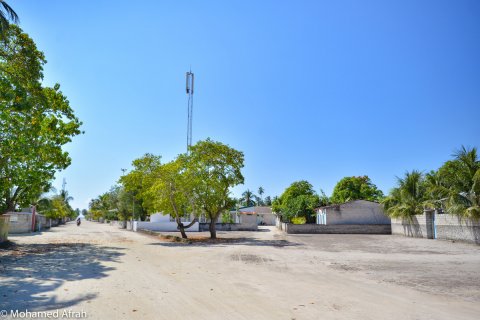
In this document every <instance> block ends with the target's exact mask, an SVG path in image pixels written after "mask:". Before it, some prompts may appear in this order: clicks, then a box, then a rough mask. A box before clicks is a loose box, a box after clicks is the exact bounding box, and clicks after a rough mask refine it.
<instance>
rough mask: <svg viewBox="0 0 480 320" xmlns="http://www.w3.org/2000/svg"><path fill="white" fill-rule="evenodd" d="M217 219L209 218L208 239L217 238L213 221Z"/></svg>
mask: <svg viewBox="0 0 480 320" xmlns="http://www.w3.org/2000/svg"><path fill="white" fill-rule="evenodd" d="M216 222H217V219H212V218H210V239H217V230H216V229H215V223H216Z"/></svg>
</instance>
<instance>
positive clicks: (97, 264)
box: [0, 243, 123, 311]
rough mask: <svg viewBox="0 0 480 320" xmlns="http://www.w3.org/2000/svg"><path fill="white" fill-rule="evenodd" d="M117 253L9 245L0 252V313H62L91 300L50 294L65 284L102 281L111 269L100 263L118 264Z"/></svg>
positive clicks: (90, 248) (68, 245)
mask: <svg viewBox="0 0 480 320" xmlns="http://www.w3.org/2000/svg"><path fill="white" fill-rule="evenodd" d="M120 250H123V249H122V248H115V247H102V246H96V245H92V244H85V243H57V244H28V245H15V244H10V246H9V247H8V248H4V249H0V309H5V310H10V309H12V310H25V309H28V310H29V311H45V310H52V309H64V308H68V307H70V306H73V305H76V304H77V303H80V302H82V301H85V300H91V299H94V298H95V297H96V296H97V294H96V293H95V292H89V293H86V294H84V295H81V296H77V297H75V298H74V299H66V298H65V297H63V296H61V295H53V296H52V294H51V292H52V291H54V290H56V289H57V288H59V287H60V286H61V285H63V284H65V283H66V282H67V281H80V280H86V279H100V278H104V277H106V276H107V272H108V271H111V270H114V269H115V268H113V267H106V266H104V265H102V262H119V257H120V256H122V255H123V253H121V252H120Z"/></svg>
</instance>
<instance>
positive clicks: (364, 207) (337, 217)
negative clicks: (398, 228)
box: [315, 200, 391, 225]
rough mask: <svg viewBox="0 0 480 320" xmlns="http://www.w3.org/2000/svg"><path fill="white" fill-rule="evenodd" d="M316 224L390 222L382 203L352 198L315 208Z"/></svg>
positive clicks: (375, 223) (377, 223)
mask: <svg viewBox="0 0 480 320" xmlns="http://www.w3.org/2000/svg"><path fill="white" fill-rule="evenodd" d="M315 211H316V216H317V220H316V221H317V224H322V225H341V224H349V225H358V224H370V225H379V224H388V225H389V224H390V223H391V221H390V218H389V217H387V216H386V215H385V213H384V212H383V208H382V205H381V204H379V203H377V202H372V201H367V200H353V201H349V202H345V203H342V204H338V205H331V206H325V207H320V208H317V209H315Z"/></svg>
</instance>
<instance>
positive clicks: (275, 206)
mask: <svg viewBox="0 0 480 320" xmlns="http://www.w3.org/2000/svg"><path fill="white" fill-rule="evenodd" d="M319 204H320V198H319V197H318V194H317V193H316V192H315V190H313V186H312V185H311V184H310V183H309V182H308V181H305V180H302V181H296V182H294V183H292V184H291V185H290V186H289V187H288V188H287V189H285V191H284V192H283V193H282V195H281V196H280V197H278V198H275V199H274V201H273V203H272V210H273V211H274V212H276V213H277V214H279V215H280V216H281V218H282V221H285V222H290V221H291V220H292V218H294V217H296V218H300V217H303V218H305V221H306V222H309V223H310V222H314V221H315V210H314V209H315V208H316V207H317V206H319Z"/></svg>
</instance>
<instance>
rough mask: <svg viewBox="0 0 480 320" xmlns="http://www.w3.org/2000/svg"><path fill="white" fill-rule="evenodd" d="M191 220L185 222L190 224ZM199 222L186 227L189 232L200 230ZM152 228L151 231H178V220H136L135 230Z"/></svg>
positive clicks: (134, 223)
mask: <svg viewBox="0 0 480 320" xmlns="http://www.w3.org/2000/svg"><path fill="white" fill-rule="evenodd" d="M189 223H190V222H184V224H185V225H188V224H189ZM199 225H200V224H199V223H198V222H195V223H194V224H193V225H192V226H191V227H190V228H188V229H185V230H186V231H187V232H197V231H198V230H199ZM140 229H143V230H150V231H164V232H177V231H179V230H178V229H177V223H176V222H170V221H169V222H148V221H134V222H133V231H137V230H140Z"/></svg>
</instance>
